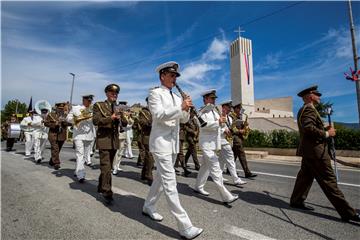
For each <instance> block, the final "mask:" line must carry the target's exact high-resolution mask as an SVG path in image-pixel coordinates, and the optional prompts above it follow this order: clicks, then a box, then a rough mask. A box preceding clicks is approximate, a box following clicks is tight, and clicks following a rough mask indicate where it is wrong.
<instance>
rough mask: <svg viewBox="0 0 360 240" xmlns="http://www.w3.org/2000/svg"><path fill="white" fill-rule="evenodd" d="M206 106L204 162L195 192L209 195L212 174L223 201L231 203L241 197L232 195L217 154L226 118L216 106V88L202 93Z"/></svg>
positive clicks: (202, 136) (201, 140) (203, 113)
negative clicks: (209, 179)
mask: <svg viewBox="0 0 360 240" xmlns="http://www.w3.org/2000/svg"><path fill="white" fill-rule="evenodd" d="M202 96H203V101H204V104H205V106H204V107H203V108H202V109H201V110H200V115H201V117H202V119H203V120H204V121H205V122H207V124H206V126H204V127H202V128H200V136H199V146H200V149H201V150H202V152H203V163H202V164H201V167H200V171H199V173H198V176H197V179H196V185H195V189H194V190H195V192H197V193H200V194H202V195H206V196H208V195H209V193H208V192H206V191H205V190H204V186H205V183H206V181H207V179H208V176H209V174H210V176H211V178H212V179H213V181H214V183H215V184H216V186H217V188H218V191H219V192H220V195H221V198H222V201H223V202H224V203H225V204H228V203H231V202H233V201H235V200H237V199H238V198H239V196H238V195H232V194H231V193H230V192H229V191H228V190H227V189H226V188H225V186H224V183H223V176H222V170H221V169H220V164H219V160H218V156H217V151H219V150H221V125H222V124H224V123H225V121H226V118H225V117H224V116H220V114H219V113H218V111H217V110H216V106H215V99H216V98H217V96H216V90H215V89H211V90H208V91H206V92H204V93H203V94H202Z"/></svg>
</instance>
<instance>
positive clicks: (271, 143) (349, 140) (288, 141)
mask: <svg viewBox="0 0 360 240" xmlns="http://www.w3.org/2000/svg"><path fill="white" fill-rule="evenodd" d="M299 140H300V137H299V133H298V132H294V131H292V132H289V131H285V130H274V131H271V132H268V133H265V132H260V131H258V130H252V131H251V132H250V134H249V137H248V139H247V140H245V141H244V146H245V147H268V148H297V147H298V145H299ZM335 148H336V149H339V150H340V149H341V150H360V130H354V129H348V128H338V129H337V130H336V137H335Z"/></svg>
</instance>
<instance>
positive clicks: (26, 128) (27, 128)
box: [20, 116, 34, 133]
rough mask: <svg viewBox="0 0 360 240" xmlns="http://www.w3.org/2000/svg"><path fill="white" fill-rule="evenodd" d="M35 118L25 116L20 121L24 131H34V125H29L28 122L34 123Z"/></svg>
mask: <svg viewBox="0 0 360 240" xmlns="http://www.w3.org/2000/svg"><path fill="white" fill-rule="evenodd" d="M32 122H33V120H32V119H31V117H30V116H29V117H25V118H24V119H23V120H22V121H21V122H20V128H21V130H23V131H24V132H30V133H31V132H33V131H34V128H33V127H32V126H29V125H28V124H29V123H31V124H32Z"/></svg>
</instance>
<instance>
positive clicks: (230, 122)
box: [220, 115, 232, 145]
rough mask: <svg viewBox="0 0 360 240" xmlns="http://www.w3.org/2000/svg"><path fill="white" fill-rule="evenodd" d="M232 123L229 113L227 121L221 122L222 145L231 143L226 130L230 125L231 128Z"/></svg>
mask: <svg viewBox="0 0 360 240" xmlns="http://www.w3.org/2000/svg"><path fill="white" fill-rule="evenodd" d="M231 124H232V119H231V117H230V116H229V115H226V123H224V124H221V129H220V134H221V135H220V138H221V145H225V144H230V143H229V142H228V140H226V134H225V130H226V129H229V127H230V128H231Z"/></svg>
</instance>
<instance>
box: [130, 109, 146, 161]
mask: <svg viewBox="0 0 360 240" xmlns="http://www.w3.org/2000/svg"><path fill="white" fill-rule="evenodd" d="M133 129H134V130H135V131H136V136H137V139H136V143H137V145H138V149H139V154H138V159H137V162H136V166H138V167H141V166H143V165H144V159H145V148H144V144H143V143H142V135H141V126H140V122H139V116H137V117H136V118H134V125H133Z"/></svg>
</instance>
